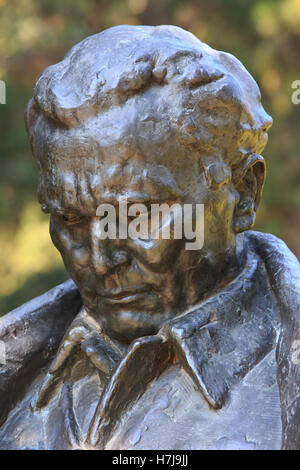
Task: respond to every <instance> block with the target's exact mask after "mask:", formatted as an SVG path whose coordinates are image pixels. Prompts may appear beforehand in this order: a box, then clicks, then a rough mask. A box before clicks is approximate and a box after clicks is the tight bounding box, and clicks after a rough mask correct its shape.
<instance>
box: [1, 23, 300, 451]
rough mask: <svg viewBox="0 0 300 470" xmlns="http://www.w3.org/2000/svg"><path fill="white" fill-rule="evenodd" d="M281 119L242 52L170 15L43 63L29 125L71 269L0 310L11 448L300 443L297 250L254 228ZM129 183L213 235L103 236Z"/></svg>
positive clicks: (43, 200)
mask: <svg viewBox="0 0 300 470" xmlns="http://www.w3.org/2000/svg"><path fill="white" fill-rule="evenodd" d="M271 123H272V120H271V118H270V117H269V116H268V115H267V114H266V112H265V111H264V109H263V107H262V105H261V96H260V92H259V89H258V86H257V84H256V83H255V81H254V80H253V78H252V77H251V76H250V75H249V73H248V72H247V71H246V69H245V68H244V67H243V65H242V64H241V63H240V62H239V61H238V60H237V59H236V58H234V57H233V56H231V55H230V54H228V53H224V52H219V51H215V50H213V49H211V48H210V47H209V46H207V45H206V44H204V43H202V42H201V41H199V40H198V39H197V38H196V37H195V36H193V35H192V34H191V33H188V32H186V31H184V30H182V29H180V28H178V27H174V26H158V27H150V26H146V27H144V26H118V27H114V28H111V29H108V30H106V31H103V32H101V33H99V34H96V35H94V36H91V37H89V38H87V39H85V40H84V41H82V42H81V43H79V44H77V45H76V46H75V47H73V48H72V49H71V51H70V52H69V53H68V54H67V55H66V57H65V58H64V60H63V61H61V62H59V63H58V64H56V65H53V66H51V67H48V68H47V69H46V70H45V71H44V72H43V73H42V75H41V76H40V78H39V79H38V81H37V84H36V88H35V91H34V96H33V99H32V100H31V101H30V102H29V104H28V107H27V110H26V125H27V130H28V134H29V137H30V142H31V146H32V151H33V154H34V156H35V158H36V161H37V164H38V167H39V186H38V199H39V202H40V204H41V206H42V210H43V211H45V212H47V213H49V214H50V233H51V238H52V241H53V243H54V245H55V246H56V247H57V249H58V250H59V251H60V253H61V255H62V257H63V260H64V263H65V266H66V268H67V270H68V272H69V273H70V276H71V278H72V280H73V281H74V282H73V281H71V280H70V281H68V282H66V283H64V284H62V285H60V286H58V287H56V288H54V289H52V290H51V291H49V292H48V293H46V294H44V295H43V296H41V297H39V298H37V299H34V300H32V301H31V302H29V303H27V304H25V305H23V306H22V307H20V308H19V309H17V310H15V311H13V312H11V313H9V314H8V315H6V316H4V317H3V318H2V319H1V320H0V339H1V340H2V341H3V342H4V343H5V345H6V352H7V360H6V364H4V365H2V366H1V368H0V372H1V375H0V377H1V385H0V419H1V421H0V422H1V424H2V426H1V429H0V447H1V448H2V449H93V448H96V449H205V448H206V449H280V448H283V449H296V448H299V447H300V431H299V429H300V427H299V418H300V402H299V379H300V365H299V362H300V360H299V361H298V360H297V354H295V345H297V344H298V343H297V341H299V340H300V290H299V286H300V270H299V263H298V261H297V260H296V258H295V257H294V255H293V254H292V253H291V252H290V251H289V250H288V248H287V247H286V246H285V244H284V243H283V242H282V241H280V240H278V239H277V238H276V237H274V236H272V235H269V234H263V233H258V232H253V231H251V230H249V229H251V227H252V226H253V224H254V221H255V214H256V210H257V208H258V205H259V202H260V198H261V194H262V188H263V184H264V179H265V162H264V159H263V157H262V156H261V152H262V151H263V148H264V147H265V144H266V142H267V131H268V129H269V127H270V125H271ZM124 197H126V198H127V201H128V203H129V204H130V203H136V202H143V203H146V204H151V203H153V202H158V203H168V204H171V203H173V202H178V203H180V204H197V203H201V204H204V205H205V233H204V235H205V236H204V239H205V242H204V246H203V248H202V249H201V250H194V251H188V250H186V249H185V240H175V239H173V240H172V239H171V240H163V239H160V240H150V241H149V240H144V239H137V240H132V239H130V238H128V239H119V238H116V239H113V240H112V239H106V240H100V239H99V237H98V233H99V230H98V225H99V217H97V216H96V211H97V207H98V206H99V204H101V203H110V204H114V205H117V203H118V201H119V200H120V198H124ZM74 283H75V284H74ZM79 292H80V295H79ZM81 299H82V300H81Z"/></svg>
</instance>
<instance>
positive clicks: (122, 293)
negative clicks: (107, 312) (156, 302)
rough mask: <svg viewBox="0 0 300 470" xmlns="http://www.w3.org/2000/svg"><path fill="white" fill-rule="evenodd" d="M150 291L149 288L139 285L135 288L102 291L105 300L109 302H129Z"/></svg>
mask: <svg viewBox="0 0 300 470" xmlns="http://www.w3.org/2000/svg"><path fill="white" fill-rule="evenodd" d="M147 292H148V289H145V288H144V287H138V288H134V289H122V290H120V289H116V290H113V291H105V292H103V293H101V294H100V295H101V297H102V298H103V300H104V301H106V302H109V303H129V302H133V301H134V300H137V299H140V298H142V297H143V296H144V295H143V294H145V293H147Z"/></svg>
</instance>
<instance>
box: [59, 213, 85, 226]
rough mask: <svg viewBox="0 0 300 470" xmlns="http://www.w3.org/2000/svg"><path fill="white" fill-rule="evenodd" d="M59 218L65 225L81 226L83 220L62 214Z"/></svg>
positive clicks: (72, 215) (77, 216) (82, 218)
mask: <svg viewBox="0 0 300 470" xmlns="http://www.w3.org/2000/svg"><path fill="white" fill-rule="evenodd" d="M61 218H62V220H63V221H64V222H65V223H66V224H67V225H76V224H81V223H82V222H83V221H84V219H85V217H81V216H79V215H75V214H62V215H61Z"/></svg>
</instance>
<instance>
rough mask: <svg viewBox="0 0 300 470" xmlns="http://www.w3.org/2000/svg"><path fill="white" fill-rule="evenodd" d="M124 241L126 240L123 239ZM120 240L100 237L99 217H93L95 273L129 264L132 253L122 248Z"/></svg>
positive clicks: (92, 243) (92, 249)
mask: <svg viewBox="0 0 300 470" xmlns="http://www.w3.org/2000/svg"><path fill="white" fill-rule="evenodd" d="M122 241H123V242H124V240H122ZM119 242H120V240H118V239H109V238H106V239H105V240H103V239H101V238H100V230H99V219H98V218H96V217H95V218H93V219H92V222H91V227H90V251H91V263H92V267H93V269H94V272H95V274H98V275H105V274H107V273H108V272H112V271H114V270H115V269H117V268H118V267H119V266H121V265H124V264H129V262H130V254H129V252H128V251H127V250H124V248H123V249H121V248H120V246H119Z"/></svg>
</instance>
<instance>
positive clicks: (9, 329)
mask: <svg viewBox="0 0 300 470" xmlns="http://www.w3.org/2000/svg"><path fill="white" fill-rule="evenodd" d="M80 308H81V298H80V294H79V291H78V289H77V287H76V286H75V284H74V283H73V281H71V280H68V281H66V282H64V283H63V284H60V285H58V286H56V287H54V288H53V289H51V290H49V291H48V292H46V293H45V294H43V295H41V296H39V297H36V298H34V299H32V300H31V301H29V302H27V303H25V304H24V305H22V306H21V307H19V308H17V309H15V310H13V311H12V312H10V313H8V314H6V315H4V316H3V317H1V318H0V348H1V357H0V383H1V385H0V424H1V422H3V420H4V419H5V417H6V415H7V413H8V411H9V410H10V409H11V407H12V406H14V403H15V402H16V401H17V400H18V399H19V398H20V395H21V394H22V392H24V391H25V389H26V387H27V386H28V385H29V384H30V383H31V381H32V380H33V379H34V378H35V375H36V374H37V373H38V372H39V371H40V369H41V368H42V367H43V366H44V365H45V364H46V363H47V362H48V361H49V360H50V359H51V357H52V356H53V354H54V353H55V351H56V349H57V347H58V344H59V342H60V341H61V339H62V336H63V334H64V332H65V330H66V329H67V327H68V326H69V324H70V323H71V321H72V320H73V318H74V317H75V316H76V314H77V313H78V311H79V309H80Z"/></svg>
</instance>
